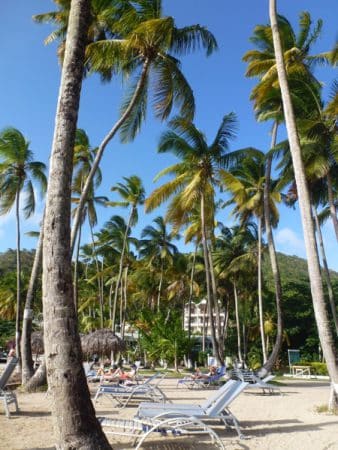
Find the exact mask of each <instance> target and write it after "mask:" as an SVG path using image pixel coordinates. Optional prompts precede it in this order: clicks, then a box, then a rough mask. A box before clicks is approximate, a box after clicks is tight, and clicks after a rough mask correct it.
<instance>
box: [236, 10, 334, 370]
mask: <svg viewBox="0 0 338 450" xmlns="http://www.w3.org/2000/svg"><path fill="white" fill-rule="evenodd" d="M277 20H278V25H279V28H280V35H281V40H282V47H283V52H284V59H285V62H286V71H287V75H288V80H289V84H290V93H291V96H292V99H293V104H294V107H295V109H296V112H297V116H298V117H305V116H307V115H308V114H309V113H311V112H312V110H313V109H317V105H318V103H319V102H320V89H321V85H320V83H319V82H318V81H317V80H316V78H315V77H314V76H313V73H312V67H313V62H316V61H318V60H326V61H328V59H329V57H328V56H327V55H318V56H312V55H310V50H311V47H312V45H313V44H314V43H315V42H316V40H317V39H318V37H319V36H320V32H321V28H322V21H321V20H318V21H317V23H316V24H315V25H314V26H313V27H312V21H311V17H310V14H309V13H307V12H302V13H301V15H300V19H299V33H298V35H297V34H296V33H295V32H294V30H293V28H292V26H291V24H290V23H289V21H288V20H287V19H286V18H285V17H283V16H278V18H277ZM251 41H252V42H253V43H254V44H255V46H256V47H257V49H255V50H251V51H249V52H247V53H246V54H245V55H244V58H243V59H244V60H245V61H247V62H248V68H247V73H246V75H247V76H249V77H252V76H257V77H258V78H259V83H258V84H257V85H256V86H255V88H254V89H253V91H252V95H251V99H252V100H254V108H255V111H256V116H257V119H258V120H259V121H264V120H270V119H272V120H273V121H274V123H273V126H272V137H271V146H270V148H271V149H272V148H273V147H274V146H275V144H276V139H277V129H278V124H279V123H280V122H281V121H282V120H283V114H282V110H283V108H282V98H281V93H280V88H279V83H278V77H277V71H276V59H275V54H274V47H273V39H272V32H271V27H270V25H258V26H257V27H256V28H255V30H254V34H253V37H252V38H251ZM271 165H272V154H271V153H269V154H268V156H267V164H266V173H265V191H264V198H265V206H264V208H265V226H266V234H267V241H268V247H269V255H270V261H271V267H272V271H273V276H274V282H275V292H276V307H277V311H279V312H280V313H281V298H282V289H281V282H280V275H279V268H278V261H277V257H276V251H275V245H274V240H273V234H272V229H271V225H270V223H269V217H270V214H269V203H268V195H269V189H270V177H271ZM277 323H278V327H277V330H278V332H277V337H276V344H275V347H274V349H273V352H272V354H271V356H270V358H269V361H268V363H267V364H266V367H265V370H267V371H269V370H271V367H272V365H273V363H274V361H275V359H276V357H277V354H278V350H279V349H280V347H281V344H282V337H283V331H282V318H281V314H279V315H278V319H277ZM264 374H265V372H264V371H263V372H261V375H263V376H264Z"/></svg>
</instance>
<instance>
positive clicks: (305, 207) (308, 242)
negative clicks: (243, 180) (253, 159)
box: [269, 0, 338, 409]
mask: <svg viewBox="0 0 338 450" xmlns="http://www.w3.org/2000/svg"><path fill="white" fill-rule="evenodd" d="M269 14H270V22H271V29H272V37H273V44H274V50H275V57H276V63H277V73H278V80H279V85H280V88H281V93H282V100H283V108H284V116H285V122H286V129H287V133H288V139H289V143H290V150H291V155H292V162H293V167H294V173H295V179H296V184H297V191H298V196H299V205H300V212H301V219H302V225H303V231H304V240H305V248H306V254H307V260H308V270H309V277H310V285H311V293H312V301H313V307H314V313H315V318H316V322H317V327H318V334H319V339H320V342H321V346H322V349H323V354H324V357H325V360H326V363H327V367H328V372H329V375H330V377H331V380H332V384H331V386H332V388H331V396H330V401H329V409H333V408H336V407H337V405H338V388H337V386H338V364H337V354H336V351H335V345H334V339H333V335H332V331H331V329H330V324H329V318H328V315H327V311H326V307H325V299H324V292H323V285H322V278H321V273H320V264H319V258H318V253H317V246H316V239H315V230H314V224H313V221H312V215H311V203H310V196H309V192H308V186H307V181H306V175H305V169H304V164H303V160H302V152H301V146H300V142H299V137H298V131H297V125H296V119H295V115H294V110H293V105H292V100H291V96H290V90H289V86H288V80H287V73H286V70H285V63H284V58H283V50H282V45H281V39H280V35H279V28H278V22H277V14H276V0H269Z"/></svg>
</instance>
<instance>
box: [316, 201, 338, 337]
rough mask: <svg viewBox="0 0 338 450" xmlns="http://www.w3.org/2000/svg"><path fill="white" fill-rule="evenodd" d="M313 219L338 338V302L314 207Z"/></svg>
mask: <svg viewBox="0 0 338 450" xmlns="http://www.w3.org/2000/svg"><path fill="white" fill-rule="evenodd" d="M313 217H314V219H315V224H316V229H317V234H318V242H319V248H320V251H321V254H322V262H323V267H324V275H325V278H326V285H327V292H328V294H329V303H330V308H331V314H332V319H333V323H334V327H335V330H336V334H337V336H338V319H337V310H336V302H335V299H334V294H333V289H332V283H331V277H330V271H329V266H328V264H327V259H326V254H325V247H324V241H323V235H322V229H321V226H320V223H319V219H318V214H317V211H316V208H315V207H313Z"/></svg>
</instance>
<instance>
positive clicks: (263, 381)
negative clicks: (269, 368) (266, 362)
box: [232, 369, 281, 394]
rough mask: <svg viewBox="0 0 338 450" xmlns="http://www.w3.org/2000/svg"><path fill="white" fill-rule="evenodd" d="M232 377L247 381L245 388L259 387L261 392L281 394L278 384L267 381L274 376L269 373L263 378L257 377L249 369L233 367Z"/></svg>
mask: <svg viewBox="0 0 338 450" xmlns="http://www.w3.org/2000/svg"><path fill="white" fill-rule="evenodd" d="M232 378H234V379H238V380H242V381H245V382H246V383H248V385H247V387H246V389H261V390H262V391H263V394H265V393H268V394H275V393H278V394H281V390H280V388H279V387H278V386H275V385H273V384H271V383H269V381H271V380H272V379H273V378H275V376H274V375H271V374H270V375H267V376H266V377H265V378H259V377H258V376H257V375H256V374H255V373H254V372H253V371H251V370H242V369H234V370H233V371H232Z"/></svg>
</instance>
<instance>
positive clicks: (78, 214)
mask: <svg viewBox="0 0 338 450" xmlns="http://www.w3.org/2000/svg"><path fill="white" fill-rule="evenodd" d="M149 68H150V60H149V58H146V59H145V60H144V63H143V67H142V72H141V76H140V79H139V81H138V83H137V85H136V89H135V92H134V95H133V96H132V98H131V100H130V103H129V105H128V107H127V108H126V110H125V111H124V113H123V114H122V116H121V117H120V119H119V120H118V121H117V122H116V123H115V124H114V126H113V127H112V129H111V130H110V131H109V133H108V134H107V135H106V136H105V138H104V139H103V141H102V142H101V144H100V145H99V148H98V150H97V152H96V154H95V158H94V161H93V164H92V167H91V169H90V172H89V174H88V176H87V178H86V182H85V185H84V187H83V191H82V193H81V197H80V200H79V205H78V208H77V211H76V214H75V217H74V222H73V228H72V235H71V249H72V250H73V246H74V243H75V238H76V234H77V230H78V227H79V224H80V218H81V211H82V210H83V208H84V205H85V202H86V200H87V196H88V192H89V189H90V186H91V183H92V181H93V178H94V175H95V173H96V171H97V169H98V167H99V164H100V161H101V159H102V156H103V153H104V151H105V148H106V147H107V145H108V143H109V142H110V141H111V140H112V139H113V137H114V136H115V134H116V133H117V132H118V130H119V129H120V128H121V126H122V125H123V124H124V122H125V121H126V120H127V119H128V117H129V116H130V114H131V113H132V110H133V108H134V106H135V104H136V102H137V100H138V98H139V96H140V94H141V92H142V90H143V87H144V85H145V82H146V79H147V75H148V71H149Z"/></svg>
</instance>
